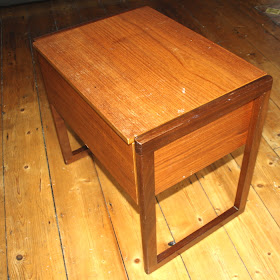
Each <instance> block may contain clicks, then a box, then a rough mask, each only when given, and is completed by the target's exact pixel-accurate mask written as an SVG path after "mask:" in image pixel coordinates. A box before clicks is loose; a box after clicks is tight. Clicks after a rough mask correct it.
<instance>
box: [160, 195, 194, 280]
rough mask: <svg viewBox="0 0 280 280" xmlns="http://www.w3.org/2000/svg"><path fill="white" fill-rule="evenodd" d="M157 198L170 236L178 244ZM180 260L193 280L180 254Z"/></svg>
mask: <svg viewBox="0 0 280 280" xmlns="http://www.w3.org/2000/svg"><path fill="white" fill-rule="evenodd" d="M155 198H156V201H157V203H158V206H159V209H160V211H161V213H162V216H163V218H164V220H165V223H166V225H167V227H168V230H169V232H170V234H171V236H172V239H173V241H174V242H175V243H176V240H175V237H174V235H173V233H172V231H171V228H170V226H169V224H168V222H167V219H166V217H165V215H164V212H163V210H162V208H161V205H160V203H159V200H158V198H157V197H155ZM180 258H181V260H182V262H183V265H184V267H185V269H186V271H187V274H188V276H189V278H190V280H191V279H192V278H191V275H190V273H189V270H188V268H187V265H186V264H185V262H184V260H183V257H182V255H181V254H180Z"/></svg>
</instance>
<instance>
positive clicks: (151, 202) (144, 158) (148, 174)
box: [136, 152, 157, 273]
mask: <svg viewBox="0 0 280 280" xmlns="http://www.w3.org/2000/svg"><path fill="white" fill-rule="evenodd" d="M136 161H137V163H136V164H137V174H138V193H139V207H140V223H141V233H142V247H143V258H144V265H145V271H146V273H151V272H152V271H154V270H155V268H156V265H157V237H156V209H155V176H154V153H153V152H151V153H148V154H144V155H139V154H136Z"/></svg>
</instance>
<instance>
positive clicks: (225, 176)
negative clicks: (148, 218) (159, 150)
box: [0, 0, 280, 280]
mask: <svg viewBox="0 0 280 280" xmlns="http://www.w3.org/2000/svg"><path fill="white" fill-rule="evenodd" d="M272 2H273V1H271V0H249V1H239V0H237V1H236V0H228V1H218V0H207V1H206V0H196V1H190V0H184V1H167V0H159V1H153V0H152V1H147V0H141V1H140V0H124V1H123V0H116V1H111V0H102V1H98V3H97V1H92V0H85V1H75V0H71V1H66V0H56V1H44V2H40V3H33V4H28V5H20V6H14V7H9V8H0V17H1V22H0V25H1V29H2V44H1V46H2V50H4V51H3V52H2V57H1V58H2V66H1V67H2V73H3V74H2V82H3V83H2V90H1V93H2V94H4V101H5V96H7V95H6V94H7V93H9V96H10V99H9V104H11V106H6V103H5V102H4V103H3V104H2V105H3V106H2V111H4V113H3V114H2V115H1V117H3V118H4V127H3V129H4V131H6V129H8V127H9V125H10V124H12V120H14V116H15V117H16V119H17V121H18V122H19V124H18V125H16V126H11V127H10V128H11V129H10V128H9V129H10V131H18V129H19V127H20V126H24V127H25V128H26V127H28V130H27V132H28V131H30V133H31V134H27V135H26V137H29V138H26V139H31V138H30V136H32V139H31V141H26V142H25V144H24V146H23V144H22V142H23V141H24V139H25V138H23V137H15V138H13V141H5V139H6V136H7V135H6V134H5V133H3V130H2V133H3V136H4V137H3V140H4V141H3V144H4V146H3V147H2V149H3V151H4V155H5V156H4V158H2V160H4V164H6V166H5V170H6V171H7V168H9V167H10V166H11V165H13V164H15V163H17V162H18V161H19V160H20V159H19V158H20V156H21V155H23V154H24V157H25V159H26V161H28V162H32V160H34V158H35V156H34V154H36V156H37V155H38V153H41V156H42V157H44V158H45V160H46V161H47V160H48V161H49V167H50V172H51V177H52V182H53V191H54V193H53V197H54V200H55V203H56V204H55V205H54V204H53V202H52V201H49V200H46V197H44V199H43V197H42V199H43V200H41V198H40V201H42V204H40V206H41V209H42V210H43V211H44V213H46V212H48V211H53V210H54V209H55V207H54V206H56V211H57V213H58V220H59V222H58V226H57V231H58V232H60V235H61V240H62V248H61V250H62V253H63V254H59V256H60V257H58V255H57V250H56V247H55V246H52V245H50V243H49V239H48V241H47V242H48V244H49V245H50V246H51V247H47V248H48V249H47V250H43V251H41V252H43V253H44V254H45V255H47V254H48V255H49V257H51V258H52V259H54V258H55V260H58V262H59V263H63V259H64V260H65V262H66V271H65V272H63V273H61V271H59V270H57V269H52V270H50V269H49V270H48V271H46V270H45V269H46V265H48V264H47V263H48V258H38V256H40V253H39V254H38V252H39V251H40V249H36V248H37V247H38V246H41V244H46V243H45V242H46V235H45V234H39V235H38V234H37V233H38V232H39V231H38V229H41V228H42V226H43V224H40V223H38V224H37V225H38V226H37V227H36V228H34V227H33V229H32V230H33V232H34V231H35V230H36V234H34V235H33V236H35V237H36V240H31V239H29V243H28V244H27V243H25V244H26V245H28V246H24V247H22V246H19V243H17V240H22V231H16V232H13V236H11V235H9V233H10V232H9V231H7V234H8V235H7V236H6V237H5V236H4V237H3V238H4V239H6V238H7V240H8V248H7V253H8V256H9V257H8V260H9V261H8V263H7V266H5V257H7V256H5V255H4V257H3V259H0V264H1V265H0V279H8V278H9V279H22V278H23V277H24V276H23V269H24V271H25V272H26V275H27V274H28V275H30V274H29V273H30V272H31V271H32V272H34V273H35V272H38V273H37V275H35V274H32V275H34V277H35V279H47V280H49V279H66V278H67V277H68V279H81V278H84V279H90V277H91V276H92V278H93V279H96V275H98V279H108V278H110V279H120V280H122V279H126V278H128V279H154V280H158V279H163V280H171V279H172V280H175V279H176V280H178V279H180V280H181V279H184V280H185V279H210V280H217V279H222V280H226V279H227V280H232V279H242V280H243V279H246V280H247V279H265V280H271V279H278V278H279V277H280V271H279V265H278V264H279V262H280V256H279V252H280V245H279V244H280V241H279V236H280V231H279V225H280V211H279V204H280V187H279V186H280V177H279V176H280V175H279V174H280V165H279V164H280V160H279V156H280V146H279V139H280V138H279V137H280V130H279V124H278V123H277V120H278V118H279V116H280V110H279V106H280V95H279V90H280V79H279V77H280V70H279V69H280V65H279V58H277V59H274V58H275V57H276V56H277V52H274V51H273V52H272V51H271V49H272V48H273V49H274V50H275V49H276V48H277V44H278V43H277V42H279V39H280V28H279V26H277V25H275V24H273V23H272V22H271V21H270V20H269V19H268V18H266V17H265V16H264V15H261V14H259V13H258V12H257V11H256V10H255V9H254V7H255V6H257V5H266V4H269V3H272ZM143 4H149V5H151V6H153V7H155V8H156V9H157V10H158V11H160V12H163V13H164V14H166V15H168V16H170V17H171V18H173V19H175V20H176V21H179V22H180V23H182V24H183V25H185V26H187V27H189V28H191V29H193V30H195V31H197V32H199V33H200V34H202V35H203V36H205V37H206V38H208V39H210V40H212V41H213V42H215V43H216V44H219V45H220V46H222V47H224V48H226V49H228V50H230V51H231V52H233V53H235V54H236V55H238V56H240V57H241V58H243V59H245V60H247V61H248V62H250V63H253V64H254V65H255V66H257V67H259V68H260V69H262V70H263V71H264V72H266V73H269V74H270V75H272V76H273V77H274V84H273V89H272V93H271V100H270V105H269V112H268V118H267V120H266V123H265V130H264V134H263V136H264V138H263V139H262V141H261V145H260V149H259V154H258V158H257V163H256V168H255V172H254V175H253V179H252V187H251V190H250V193H249V198H248V202H247V207H246V210H245V212H244V213H243V214H242V215H241V216H240V217H238V218H237V219H235V220H233V221H232V222H230V223H229V224H228V225H226V227H224V228H223V229H220V230H218V231H217V232H215V233H213V234H211V235H210V236H209V237H207V238H206V239H205V240H203V241H201V242H200V243H199V244H197V245H195V246H194V247H192V248H190V249H188V250H187V251H186V252H184V253H183V254H182V255H181V257H180V256H179V257H177V258H175V259H174V260H172V261H171V262H170V263H168V264H166V265H165V266H163V267H161V268H160V269H159V270H157V271H155V272H153V273H152V274H150V275H147V274H145V272H144V270H143V258H142V249H141V235H140V223H139V213H138V211H137V209H136V208H134V204H133V202H132V200H131V199H129V197H128V196H126V194H125V192H124V191H122V189H121V188H120V187H118V184H117V183H116V182H115V181H114V180H113V179H112V178H111V180H110V177H107V176H108V174H106V173H104V172H103V169H101V168H99V166H98V168H97V171H98V174H97V176H96V175H95V173H94V170H93V168H94V167H93V165H92V160H91V158H84V159H82V160H80V161H78V162H75V163H73V165H69V166H65V165H64V163H63V160H62V157H61V152H60V148H59V145H58V143H57V137H56V134H55V128H54V125H53V123H52V117H51V115H50V110H49V107H48V102H47V99H46V96H45V93H44V89H43V86H42V82H41V80H40V73H39V72H40V71H39V67H38V65H37V61H35V60H33V63H34V65H35V66H36V71H35V72H33V73H32V71H31V70H30V69H32V62H31V60H30V59H29V58H28V57H29V55H30V48H29V41H28V36H30V38H34V37H37V36H40V35H44V34H46V33H48V32H53V31H54V30H55V29H56V28H58V29H61V28H65V27H72V26H73V25H76V24H79V23H81V22H83V21H88V20H97V19H99V18H100V17H105V16H110V15H112V14H116V13H119V12H123V11H124V10H126V9H130V8H135V7H137V6H141V5H143ZM27 11H28V13H27ZM22 16H24V22H25V23H27V24H23V22H22ZM15 17H18V19H17V20H15V21H11V20H12V18H15ZM241 23H242V24H241ZM10 34H11V36H10ZM23 35H24V39H19V37H21V36H23ZM13 36H14V37H13ZM272 37H273V38H274V39H275V40H272ZM10 38H14V39H16V41H17V44H16V49H17V50H16V52H15V51H14V49H13V48H12V47H13V46H15V44H14V43H13V42H14V41H15V40H13V39H10ZM257 41H258V42H257ZM265 44H266V45H267V46H264V45H265ZM273 45H276V46H273ZM23 46H24V48H25V51H24V55H23V57H24V58H22V56H21V55H20V52H21V51H20V50H19V49H22V47H23ZM15 61H16V62H15ZM8 68H11V69H13V70H11V71H7V69H8ZM27 69H29V70H27ZM11 75H12V76H13V78H12V76H11ZM28 77H29V78H28ZM23 78H26V81H24V82H23ZM36 79H37V86H38V94H39V100H38V99H37V98H34V92H33V91H34V90H35V89H36V83H35V81H36ZM21 94H22V95H21ZM25 95H26V96H27V97H26V98H24V99H21V98H19V96H25ZM31 96H33V97H32V98H31ZM38 101H39V102H38ZM10 102H11V103H10ZM24 102H25V103H24ZM22 104H25V105H26V107H25V111H24V113H23V112H20V114H17V113H16V112H17V110H18V108H21V106H20V105H22ZM38 104H39V105H38ZM18 106H19V107H18ZM38 106H39V108H40V110H33V109H32V110H29V109H28V108H31V107H32V108H38ZM27 111H28V114H26V113H27ZM31 112H32V113H31ZM11 117H12V120H11V121H9V119H10V118H11ZM40 117H41V121H42V124H43V131H41V130H39V131H36V127H39V129H41V128H40V126H37V124H38V123H40V121H37V120H38V119H39V120H40ZM34 119H35V120H36V121H35V120H34ZM29 128H30V129H29ZM33 128H34V129H33ZM43 132H44V134H43ZM38 133H39V134H41V135H45V137H46V151H47V155H46V156H45V155H44V153H43V152H42V148H39V149H38V147H39V146H40V147H41V145H39V146H37V145H34V143H37V142H38V139H39V137H38ZM17 135H18V134H17ZM9 137H11V134H9ZM9 139H11V138H9ZM33 140H34V141H33ZM72 140H73V139H72V138H71V145H72V144H74V145H76V143H74V142H76V140H74V141H72ZM40 141H41V140H40ZM17 146H18V147H19V151H20V154H17V157H14V154H13V153H10V152H9V151H11V150H13V149H14V147H17ZM75 147H77V148H78V146H75ZM24 149H25V150H26V151H31V152H30V153H23V150H24ZM5 150H6V152H5ZM233 155H234V158H232V157H231V156H230V155H228V156H226V157H224V158H222V159H221V160H219V161H218V162H216V163H215V164H213V165H211V166H208V167H207V168H205V169H204V170H203V171H201V172H198V173H196V174H195V175H193V176H192V177H191V182H192V184H190V183H188V180H186V181H183V182H182V183H179V184H177V185H176V186H174V187H173V188H171V189H168V190H166V191H164V192H162V193H161V194H160V195H159V196H158V197H157V198H158V202H159V203H157V204H156V212H157V233H158V236H157V239H158V252H162V251H163V250H164V249H166V248H168V247H169V246H168V242H170V241H172V240H173V238H174V239H175V241H178V240H180V239H181V238H183V237H184V236H186V235H187V234H188V233H191V232H192V231H194V230H196V229H197V228H199V227H201V226H202V225H203V224H205V223H207V222H208V221H209V220H210V219H212V218H214V217H215V213H216V214H219V213H221V212H223V211H224V210H226V209H228V208H229V207H231V205H232V204H233V195H234V193H235V190H236V186H237V181H238V174H239V172H240V164H241V161H242V149H239V150H237V151H236V152H234V153H233ZM236 163H237V164H236ZM19 164H20V163H19ZM36 168H39V164H36ZM43 169H44V167H43ZM43 169H41V170H43ZM18 170H21V169H16V168H14V171H15V174H16V173H17V172H18ZM34 170H35V169H34V168H33V167H32V172H30V171H31V169H29V173H28V175H32V176H33V175H35V176H37V175H38V174H37V173H36V172H35V171H34ZM23 174H24V173H20V175H21V176H20V186H21V189H23V188H24V189H25V190H32V192H26V193H25V196H24V197H25V200H22V204H21V205H22V206H23V207H21V208H20V209H18V204H17V203H15V199H14V198H15V196H14V195H10V194H11V192H10V186H11V184H10V183H9V182H10V178H11V176H10V173H9V170H8V171H7V172H4V173H3V176H4V180H3V184H4V187H5V189H6V190H9V192H6V193H4V194H3V196H4V197H3V198H4V200H2V199H0V207H1V209H4V207H6V212H3V215H4V218H5V222H6V223H7V224H8V225H9V224H10V222H11V221H16V220H17V218H18V217H21V220H20V221H24V220H25V221H28V220H30V219H34V217H33V216H34V215H37V213H38V215H40V218H41V217H42V215H41V214H40V213H42V212H40V211H41V210H39V208H35V206H34V208H32V209H35V211H33V212H31V211H27V209H25V208H26V207H29V206H30V207H33V206H32V205H33V204H34V203H35V201H36V200H35V199H34V191H35V190H34V191H33V188H32V186H33V185H32V186H30V184H31V183H32V180H31V178H29V176H22V175H23ZM43 176H44V175H43ZM36 178H37V177H36ZM44 178H45V176H44ZM99 180H100V181H99ZM42 182H43V181H42ZM44 182H46V181H44ZM97 182H100V185H99V184H97ZM50 183H51V182H50V181H48V182H47V183H46V186H47V184H50ZM99 187H100V191H99V190H98V189H97V188H99ZM35 188H36V187H35ZM46 188H48V189H49V188H50V186H47V187H46ZM46 194H47V192H44V193H43V195H44V196H45V195H46ZM103 194H104V199H105V204H104V203H103V201H102V199H103ZM36 195H37V193H36ZM16 197H19V196H18V195H17V196H16ZM28 199H30V202H29V203H28ZM16 201H17V200H16ZM4 202H5V204H6V206H5V205H4ZM10 207H12V208H13V209H14V210H13V211H10V210H9V209H11V208H10ZM106 207H107V209H108V211H109V215H108V213H107V211H106ZM47 208H48V209H49V210H46V209H47ZM7 209H8V211H7ZM51 209H52V210H51ZM36 210H38V211H36ZM18 214H20V216H19V215H18ZM0 215H1V214H0ZM124 217H125V219H124ZM41 221H42V220H41ZM1 222H3V223H4V221H3V220H2V219H1V218H0V227H2V226H3V224H2V223H1ZM110 224H111V225H113V227H112V228H110ZM18 225H21V228H22V229H24V224H22V223H19V224H17V227H18ZM96 225H97V226H98V229H96V228H95V226H96ZM103 225H104V226H103ZM99 226H100V227H99ZM54 227H55V224H54V223H53V224H52V227H51V228H52V230H53V228H54ZM81 228H83V232H82V234H81ZM3 231H4V229H3V228H0V236H1V232H3ZM30 234H32V233H31V232H30ZM48 234H49V235H51V233H50V232H48ZM101 235H103V237H101ZM55 238H57V237H53V238H51V239H52V240H54V239H55ZM100 240H101V242H100ZM102 240H106V242H102ZM77 241H78V242H77ZM2 244H3V243H2ZM1 246H2V245H0V247H1ZM3 246H4V247H5V246H6V245H5V244H3ZM18 248H24V251H25V252H26V256H30V257H32V256H34V255H36V257H34V259H33V260H35V262H34V261H32V262H27V260H26V258H25V256H24V258H23V260H22V261H17V262H18V266H17V267H19V268H22V269H18V270H15V269H14V267H15V262H14V254H13V252H19V250H18ZM118 248H119V250H120V252H121V256H122V258H121V257H120V256H119V255H118ZM92 249H94V250H92ZM48 250H49V251H48ZM0 258H1V257H0ZM2 260H3V262H2ZM28 260H30V258H29V259H28ZM50 261H51V260H50ZM20 262H22V265H21V266H20V265H19V263H20ZM123 268H125V271H124V269H123ZM38 275H42V277H41V278H40V277H39V276H38ZM37 276H38V277H37ZM26 278H27V277H26Z"/></svg>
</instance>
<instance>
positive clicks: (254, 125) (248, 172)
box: [234, 92, 270, 212]
mask: <svg viewBox="0 0 280 280" xmlns="http://www.w3.org/2000/svg"><path fill="white" fill-rule="evenodd" d="M269 96H270V92H266V93H264V94H263V95H261V96H260V97H258V98H257V99H255V101H254V105H253V112H252V117H251V121H250V127H249V130H248V135H247V141H246V145H245V150H244V155H243V160H242V166H241V171H240V177H239V182H238V187H237V193H236V198H235V202H234V205H235V206H236V207H237V208H238V209H240V211H241V212H242V211H243V210H244V209H245V206H246V201H247V197H248V194H249V190H250V185H251V180H252V177H253V172H254V168H255V162H256V158H257V154H258V149H259V145H260V140H261V136H262V129H263V125H264V121H265V116H266V112H267V107H268V101H269Z"/></svg>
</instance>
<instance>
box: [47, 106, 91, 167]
mask: <svg viewBox="0 0 280 280" xmlns="http://www.w3.org/2000/svg"><path fill="white" fill-rule="evenodd" d="M50 108H51V112H52V116H53V120H54V124H55V128H56V133H57V137H58V141H59V144H60V148H61V152H62V156H63V159H64V162H65V163H66V164H69V163H72V162H74V161H76V160H78V159H80V158H83V157H85V156H86V155H88V154H89V152H90V151H89V149H88V148H87V147H86V146H83V147H81V148H79V149H77V150H75V151H72V149H71V146H70V141H69V137H68V133H67V128H66V125H65V122H64V120H63V119H62V117H61V116H60V115H59V113H58V112H57V111H56V109H55V107H54V106H53V105H52V104H50Z"/></svg>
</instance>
